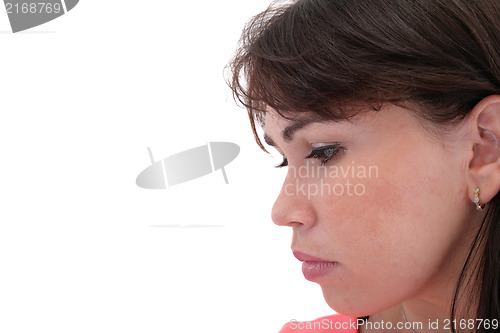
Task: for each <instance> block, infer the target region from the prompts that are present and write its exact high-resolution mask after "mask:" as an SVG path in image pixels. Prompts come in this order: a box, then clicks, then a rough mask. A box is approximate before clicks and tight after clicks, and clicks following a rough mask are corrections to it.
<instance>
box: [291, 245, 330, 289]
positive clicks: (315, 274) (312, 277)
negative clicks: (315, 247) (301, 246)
mask: <svg viewBox="0 0 500 333" xmlns="http://www.w3.org/2000/svg"><path fill="white" fill-rule="evenodd" d="M293 255H294V256H295V258H297V259H298V260H299V261H302V274H304V277H305V278H306V280H309V281H312V282H318V281H320V280H321V279H322V278H324V277H326V276H327V275H331V274H332V273H334V272H335V270H336V268H337V266H338V262H336V261H330V260H327V259H322V258H319V257H315V256H311V255H309V254H306V253H303V252H299V251H293Z"/></svg>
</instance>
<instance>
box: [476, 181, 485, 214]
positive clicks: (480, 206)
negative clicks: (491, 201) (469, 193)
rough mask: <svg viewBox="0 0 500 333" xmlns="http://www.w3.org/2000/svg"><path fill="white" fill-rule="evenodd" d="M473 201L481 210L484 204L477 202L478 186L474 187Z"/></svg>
mask: <svg viewBox="0 0 500 333" xmlns="http://www.w3.org/2000/svg"><path fill="white" fill-rule="evenodd" d="M474 203H475V204H476V209H477V210H483V208H484V205H480V204H479V187H476V188H475V189H474Z"/></svg>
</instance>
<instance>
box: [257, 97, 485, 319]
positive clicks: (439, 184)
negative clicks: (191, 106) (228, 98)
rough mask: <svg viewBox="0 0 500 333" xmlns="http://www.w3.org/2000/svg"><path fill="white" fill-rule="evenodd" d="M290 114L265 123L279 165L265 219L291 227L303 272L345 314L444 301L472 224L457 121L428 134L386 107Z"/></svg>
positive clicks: (409, 117) (409, 118) (410, 118)
mask: <svg viewBox="0 0 500 333" xmlns="http://www.w3.org/2000/svg"><path fill="white" fill-rule="evenodd" d="M295 116H296V119H294V120H288V119H286V118H283V117H281V116H279V115H278V114H277V113H276V112H274V111H270V112H268V113H266V118H265V128H264V129H265V134H266V141H267V142H268V143H270V144H272V145H273V146H275V148H276V149H277V150H278V151H279V152H280V153H281V154H282V155H284V156H285V157H286V159H287V161H288V172H287V176H286V179H285V182H284V184H283V187H282V190H281V193H280V194H279V196H278V198H277V199H276V202H275V204H274V207H273V211H272V218H273V221H274V222H275V223H276V224H278V225H284V226H290V227H292V228H293V241H292V250H294V251H296V256H298V257H299V258H300V259H302V260H306V261H309V262H306V263H305V264H304V266H303V270H304V274H305V275H306V278H308V279H310V280H312V281H314V282H317V283H318V284H320V286H321V288H322V290H323V294H324V297H325V299H326V301H327V302H328V304H329V305H330V306H331V307H332V308H333V309H334V310H336V311H338V312H340V313H343V314H346V315H355V316H363V315H370V314H373V313H377V312H379V311H382V310H384V309H387V308H390V307H392V306H394V305H396V304H399V303H400V302H402V301H404V300H407V299H410V298H415V299H421V300H423V301H425V302H438V301H439V300H440V299H448V298H449V297H450V295H451V294H452V293H453V292H454V288H455V278H456V277H457V276H458V274H459V273H460V271H461V268H462V265H463V260H464V258H465V257H466V253H467V250H468V248H469V245H470V240H471V236H472V234H473V233H472V230H473V229H474V227H475V226H473V225H472V223H471V222H470V221H471V220H474V218H473V216H475V215H474V214H476V213H475V209H474V204H473V203H472V202H471V201H470V199H469V198H470V192H471V191H472V190H473V189H471V188H468V186H467V183H466V170H467V166H468V161H469V160H470V158H471V156H472V155H471V154H472V151H469V150H468V149H467V148H465V144H464V143H463V142H464V140H462V139H461V138H463V137H465V136H466V134H467V133H466V129H465V127H464V126H457V127H456V129H455V130H454V131H453V137H452V136H450V135H448V136H447V137H441V138H437V137H436V136H433V135H431V134H430V133H429V132H428V131H427V130H426V129H424V128H423V127H422V125H421V123H419V122H418V121H417V120H416V119H415V118H414V117H413V116H412V115H411V114H410V113H409V112H408V111H407V110H406V109H403V108H399V107H396V106H393V105H390V106H386V107H384V108H382V110H381V111H379V112H374V111H370V112H365V113H362V114H360V115H358V116H356V117H355V118H353V119H351V121H349V122H348V121H339V122H320V121H317V122H312V123H308V122H307V121H301V120H303V119H305V118H304V116H307V114H296V115H295ZM476 215H477V214H476ZM299 252H300V253H299ZM307 256H312V257H316V258H319V259H311V258H308V257H307ZM318 260H319V261H325V262H331V263H320V264H318V263H314V262H313V261H318Z"/></svg>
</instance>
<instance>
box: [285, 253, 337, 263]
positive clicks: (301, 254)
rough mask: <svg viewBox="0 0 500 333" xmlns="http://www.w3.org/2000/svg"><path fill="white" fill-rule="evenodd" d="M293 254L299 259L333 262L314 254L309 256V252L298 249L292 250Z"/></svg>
mask: <svg viewBox="0 0 500 333" xmlns="http://www.w3.org/2000/svg"><path fill="white" fill-rule="evenodd" d="M293 255H294V256H295V258H297V259H298V260H300V261H324V262H333V261H332V260H327V259H322V258H318V257H315V256H311V255H309V254H306V253H303V252H300V251H293Z"/></svg>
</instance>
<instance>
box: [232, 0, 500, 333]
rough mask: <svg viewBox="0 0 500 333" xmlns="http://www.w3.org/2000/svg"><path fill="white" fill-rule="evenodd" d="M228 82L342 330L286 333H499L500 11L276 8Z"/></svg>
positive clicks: (413, 0)
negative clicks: (274, 167)
mask: <svg viewBox="0 0 500 333" xmlns="http://www.w3.org/2000/svg"><path fill="white" fill-rule="evenodd" d="M231 69H232V74H233V76H232V81H231V87H232V89H233V91H234V94H235V96H236V97H237V99H238V100H239V101H240V102H241V103H242V104H243V105H244V106H245V107H246V108H247V110H248V113H249V116H250V121H251V125H252V128H253V132H254V135H255V137H256V140H257V143H258V144H259V145H260V146H261V147H262V148H263V149H264V150H265V148H264V146H263V144H262V143H261V139H260V137H259V135H258V128H257V127H258V126H257V125H261V126H262V127H263V130H264V139H265V141H266V142H267V143H268V144H269V145H271V146H273V147H274V148H276V149H277V150H278V151H279V152H280V153H281V154H282V155H283V158H284V159H283V163H282V164H281V165H280V167H284V166H287V167H288V173H287V177H286V179H285V182H284V184H283V188H282V191H281V193H280V195H279V196H278V198H277V200H276V203H275V205H274V207H273V210H272V218H273V221H274V223H276V224H277V225H282V226H289V227H292V228H293V242H292V250H293V251H294V252H293V253H294V255H295V256H296V257H297V258H298V259H299V260H301V261H303V262H304V263H303V273H304V275H305V277H306V278H307V279H309V280H311V281H313V282H317V283H318V284H319V285H320V286H321V288H322V290H323V295H324V297H325V300H326V301H327V303H328V304H329V305H330V307H331V308H332V309H334V310H335V311H337V312H338V313H340V314H342V315H343V316H331V317H327V318H321V319H320V320H317V321H315V322H309V323H297V322H290V323H288V324H287V325H285V327H284V328H283V330H282V332H301V331H303V332H314V331H318V332H319V331H321V332H323V331H335V332H357V331H359V332H363V333H364V332H375V331H377V332H381V331H383V332H386V331H392V332H418V333H424V332H450V331H454V332H499V327H498V318H499V316H500V310H499V307H500V305H499V298H500V291H499V280H500V277H499V274H500V259H499V258H500V249H499V248H500V227H499V223H500V221H499V220H500V210H499V207H500V206H499V205H500V196H499V195H497V194H498V192H499V190H500V2H499V1H497V0H432V1H431V0H372V1H367V0H299V1H295V2H293V3H290V4H287V5H281V6H272V7H270V8H269V9H268V10H266V11H265V12H264V13H261V14H260V15H258V16H256V17H255V18H253V19H252V20H251V21H250V23H249V24H248V25H247V27H246V28H245V30H244V33H243V36H242V39H241V47H240V49H239V51H238V52H237V54H236V57H235V58H234V59H233V61H232V62H231ZM369 170H371V172H369ZM299 171H300V172H299ZM352 322H355V323H356V324H355V325H348V324H349V323H352Z"/></svg>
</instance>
